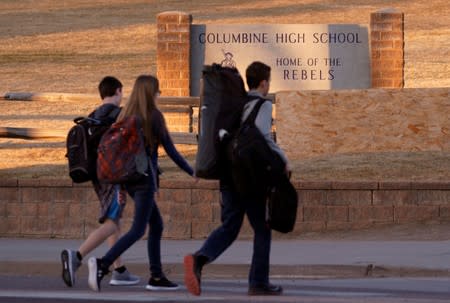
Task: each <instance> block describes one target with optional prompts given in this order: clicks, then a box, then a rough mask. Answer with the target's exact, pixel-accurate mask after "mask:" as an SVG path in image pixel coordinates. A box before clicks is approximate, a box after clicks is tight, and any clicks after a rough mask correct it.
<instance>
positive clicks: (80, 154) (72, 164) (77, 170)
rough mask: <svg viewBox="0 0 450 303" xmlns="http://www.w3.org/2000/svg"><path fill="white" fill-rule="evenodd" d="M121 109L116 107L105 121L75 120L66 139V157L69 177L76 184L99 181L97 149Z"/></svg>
mask: <svg viewBox="0 0 450 303" xmlns="http://www.w3.org/2000/svg"><path fill="white" fill-rule="evenodd" d="M119 112H120V108H118V107H114V108H113V109H112V110H111V111H110V112H109V114H108V116H107V117H106V118H105V119H102V120H99V119H94V118H93V117H92V116H93V113H91V114H90V115H89V116H88V117H78V118H75V119H74V120H73V122H74V123H75V125H74V126H73V127H72V128H71V129H70V130H69V133H68V134H67V138H66V148H67V153H66V157H67V160H68V163H69V176H70V178H71V179H72V181H73V182H75V183H82V182H87V181H90V180H92V181H94V180H97V173H96V170H97V166H96V162H97V147H98V144H99V142H100V139H101V137H102V136H103V134H104V133H105V132H106V130H108V129H109V127H110V126H111V124H112V123H114V121H115V120H116V118H117V116H118V114H119Z"/></svg>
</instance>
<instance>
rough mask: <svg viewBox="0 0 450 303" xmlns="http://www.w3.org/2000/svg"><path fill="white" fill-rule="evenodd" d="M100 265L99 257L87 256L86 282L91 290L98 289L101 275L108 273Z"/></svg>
mask: <svg viewBox="0 0 450 303" xmlns="http://www.w3.org/2000/svg"><path fill="white" fill-rule="evenodd" d="M100 265H101V264H100V259H96V258H94V257H91V258H89V260H88V267H89V277H88V284H89V287H90V288H91V289H92V290H93V291H100V283H101V282H102V279H103V277H104V276H105V275H106V274H107V273H108V272H107V271H104V270H103V269H102V268H101V266H100Z"/></svg>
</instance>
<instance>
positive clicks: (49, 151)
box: [0, 0, 450, 180]
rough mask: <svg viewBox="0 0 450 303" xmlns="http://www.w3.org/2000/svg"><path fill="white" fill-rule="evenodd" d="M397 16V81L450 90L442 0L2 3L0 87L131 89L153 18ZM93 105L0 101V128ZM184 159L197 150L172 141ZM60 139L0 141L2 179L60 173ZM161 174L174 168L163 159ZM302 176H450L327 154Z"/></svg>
mask: <svg viewBox="0 0 450 303" xmlns="http://www.w3.org/2000/svg"><path fill="white" fill-rule="evenodd" d="M387 7H394V8H397V9H398V10H400V11H402V12H404V13H405V86H406V87H443V86H444V87H448V86H450V76H449V74H450V53H449V52H450V26H449V25H450V2H449V1H447V0H433V1H425V0H410V1H401V0H390V1H387V0H373V1H361V0H359V1H358V0H341V1H335V0H334V1H333V0H321V1H319V0H303V1H293V0H290V1H288V0H278V1H273V0H258V1H256V0H248V1H244V2H243V1H238V0H229V1H223V0H222V1H218V0H196V1H178V0H165V1H162V0H156V1H155V0H153V1H152V0H150V1H149V0H145V1H144V0H108V1H106V0H62V1H50V0H40V1H33V0H26V1H25V0H24V1H15V0H2V1H0V39H1V43H0V93H1V94H3V93H5V92H18V91H21V92H64V93H96V86H97V83H98V81H99V80H100V79H101V78H102V77H103V76H105V75H107V74H111V75H115V76H117V77H118V78H120V79H121V80H122V82H123V83H124V85H125V95H127V94H128V93H129V92H130V89H131V86H132V84H133V81H134V79H135V78H136V76H137V75H139V74H142V73H155V71H156V70H155V69H156V68H155V54H156V26H155V19H156V15H157V14H158V13H160V12H164V11H170V10H180V11H184V12H188V13H191V14H192V15H193V20H194V23H217V24H220V23H224V24H226V23H234V24H236V23H243V24H251V23H254V24H257V23H267V22H270V23H302V24H308V23H361V24H364V23H365V24H367V23H369V18H370V13H372V12H375V11H377V10H379V9H382V8H387ZM95 105H96V104H89V103H78V104H74V103H67V104H66V103H64V104H55V103H45V102H7V101H3V102H0V127H1V126H17V127H43V128H48V127H50V126H51V127H55V128H67V129H68V127H69V126H70V125H71V122H70V120H71V119H72V118H73V117H75V116H77V115H84V114H86V113H87V112H89V110H91V109H93V108H94V107H95ZM179 147H180V149H181V150H182V152H183V153H184V154H185V155H186V156H187V157H188V158H189V160H190V162H191V163H194V159H195V147H188V146H179ZM65 165H66V162H65V158H64V145H63V142H62V141H61V140H33V141H26V140H21V139H7V138H0V178H6V177H45V176H53V177H54V176H57V177H63V178H67V169H66V166H65ZM162 166H163V169H164V170H165V171H166V176H173V177H179V176H180V173H179V172H178V170H177V169H176V168H175V167H174V166H173V164H171V163H170V161H168V160H167V159H166V158H165V157H163V159H162ZM293 167H294V175H295V176H296V177H297V178H301V179H307V180H323V179H325V180H328V179H339V180H385V179H392V180H399V179H400V180H450V178H449V176H450V153H449V152H420V151H416V152H411V153H384V154H358V155H335V156H332V157H331V156H329V157H321V158H316V159H308V160H304V161H301V162H296V163H293Z"/></svg>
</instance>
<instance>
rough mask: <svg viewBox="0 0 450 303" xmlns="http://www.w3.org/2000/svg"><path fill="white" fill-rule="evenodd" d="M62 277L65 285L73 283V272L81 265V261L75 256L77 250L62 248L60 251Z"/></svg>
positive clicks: (72, 284) (70, 285)
mask: <svg viewBox="0 0 450 303" xmlns="http://www.w3.org/2000/svg"><path fill="white" fill-rule="evenodd" d="M61 264H62V279H63V281H64V283H66V285H67V286H69V287H72V286H74V285H75V272H76V271H77V269H78V268H79V267H80V266H81V261H80V260H78V258H77V252H76V251H74V250H70V249H64V250H63V251H62V252H61Z"/></svg>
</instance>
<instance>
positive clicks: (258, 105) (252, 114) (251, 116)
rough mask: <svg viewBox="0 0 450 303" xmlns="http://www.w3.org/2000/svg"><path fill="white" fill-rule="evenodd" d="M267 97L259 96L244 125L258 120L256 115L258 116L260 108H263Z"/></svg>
mask: <svg viewBox="0 0 450 303" xmlns="http://www.w3.org/2000/svg"><path fill="white" fill-rule="evenodd" d="M266 101H267V100H266V99H263V98H261V97H258V101H257V102H256V104H255V105H254V106H253V109H252V111H251V112H250V114H249V115H248V117H247V119H245V121H244V123H242V125H244V124H245V125H248V124H251V123H253V124H254V123H255V120H256V116H258V113H259V109H260V108H261V106H262V105H263V103H264V102H266Z"/></svg>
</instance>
